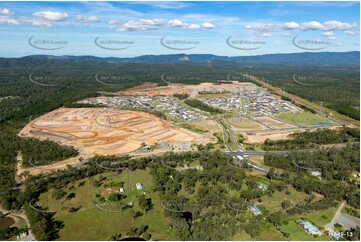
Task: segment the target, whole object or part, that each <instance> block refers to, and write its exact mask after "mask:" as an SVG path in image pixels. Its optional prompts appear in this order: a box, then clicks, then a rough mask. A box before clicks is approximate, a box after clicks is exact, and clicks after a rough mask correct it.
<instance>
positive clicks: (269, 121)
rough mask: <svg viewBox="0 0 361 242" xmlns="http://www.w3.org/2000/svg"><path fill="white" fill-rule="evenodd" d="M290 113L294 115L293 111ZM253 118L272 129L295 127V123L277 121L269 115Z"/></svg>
mask: <svg viewBox="0 0 361 242" xmlns="http://www.w3.org/2000/svg"><path fill="white" fill-rule="evenodd" d="M290 114H292V115H295V114H294V113H290ZM254 120H256V121H258V122H260V123H262V124H263V125H266V126H268V127H271V128H273V129H287V128H295V127H296V126H295V125H291V124H288V123H284V122H281V121H278V120H276V119H273V118H271V117H255V118H254Z"/></svg>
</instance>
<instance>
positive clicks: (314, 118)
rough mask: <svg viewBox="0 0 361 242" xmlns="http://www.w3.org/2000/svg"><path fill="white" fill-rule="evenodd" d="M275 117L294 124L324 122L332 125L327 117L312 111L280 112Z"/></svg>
mask: <svg viewBox="0 0 361 242" xmlns="http://www.w3.org/2000/svg"><path fill="white" fill-rule="evenodd" d="M276 118H278V119H281V120H283V121H285V122H288V123H291V124H296V125H305V126H312V125H315V124H317V123H319V122H325V123H329V124H331V125H333V123H332V122H331V121H330V120H328V119H327V118H324V117H321V116H319V115H317V114H313V113H280V114H278V115H276Z"/></svg>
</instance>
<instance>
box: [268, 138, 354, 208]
mask: <svg viewBox="0 0 361 242" xmlns="http://www.w3.org/2000/svg"><path fill="white" fill-rule="evenodd" d="M359 150H360V145H359V144H358V143H357V144H351V145H348V146H346V147H345V148H340V149H336V148H334V149H330V150H320V151H314V152H308V153H306V152H293V153H290V154H289V155H277V154H270V153H269V154H266V155H265V157H264V163H265V164H266V165H268V166H271V167H275V168H279V169H283V170H285V171H286V172H289V173H290V174H295V175H293V176H290V177H291V178H290V180H289V181H288V182H289V183H290V184H291V185H292V186H293V187H295V188H296V189H297V190H299V191H303V192H306V193H311V192H317V193H320V194H322V195H324V196H325V197H328V198H332V199H333V200H346V201H347V203H348V204H349V205H351V206H353V207H355V208H358V207H359V202H358V201H359V198H360V194H359V188H358V185H357V184H356V183H354V182H352V180H351V179H350V178H351V174H352V173H353V172H358V171H359V169H360V163H359V160H360V153H359ZM312 171H318V172H320V175H321V177H322V180H320V179H318V178H316V177H313V176H312V175H311V172H312Z"/></svg>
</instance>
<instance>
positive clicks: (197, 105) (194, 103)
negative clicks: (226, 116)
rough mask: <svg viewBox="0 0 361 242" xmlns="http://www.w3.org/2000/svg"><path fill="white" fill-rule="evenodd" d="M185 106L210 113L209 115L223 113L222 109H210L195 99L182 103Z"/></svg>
mask: <svg viewBox="0 0 361 242" xmlns="http://www.w3.org/2000/svg"><path fill="white" fill-rule="evenodd" d="M184 103H185V104H187V105H189V106H191V107H194V108H197V109H200V110H203V111H206V112H210V113H224V111H223V110H222V109H219V108H214V107H211V106H209V105H207V104H205V103H203V102H202V101H199V100H197V99H187V100H185V101H184Z"/></svg>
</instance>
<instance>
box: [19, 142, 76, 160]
mask: <svg viewBox="0 0 361 242" xmlns="http://www.w3.org/2000/svg"><path fill="white" fill-rule="evenodd" d="M20 151H21V154H22V158H23V165H25V166H41V165H47V164H50V163H53V162H56V161H62V160H65V159H68V158H71V157H75V156H77V155H78V154H79V152H78V151H77V150H76V149H74V147H72V146H66V145H59V144H57V143H55V142H54V141H51V140H44V141H41V140H38V139H35V138H23V139H22V140H21V142H20Z"/></svg>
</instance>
